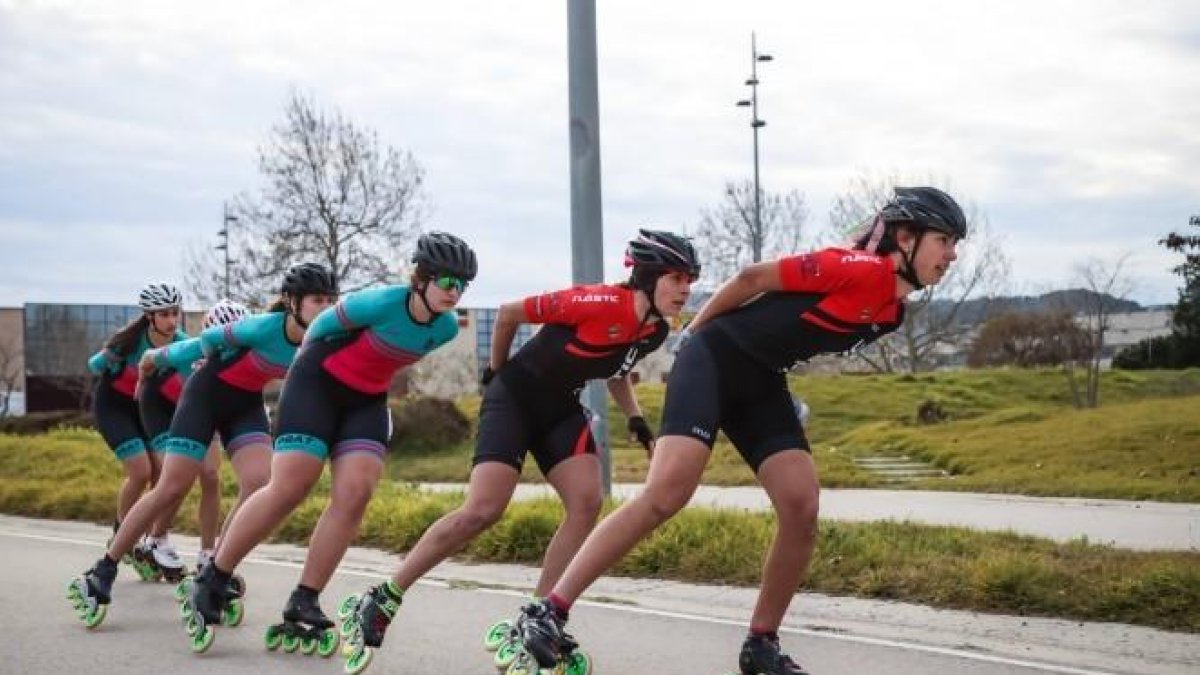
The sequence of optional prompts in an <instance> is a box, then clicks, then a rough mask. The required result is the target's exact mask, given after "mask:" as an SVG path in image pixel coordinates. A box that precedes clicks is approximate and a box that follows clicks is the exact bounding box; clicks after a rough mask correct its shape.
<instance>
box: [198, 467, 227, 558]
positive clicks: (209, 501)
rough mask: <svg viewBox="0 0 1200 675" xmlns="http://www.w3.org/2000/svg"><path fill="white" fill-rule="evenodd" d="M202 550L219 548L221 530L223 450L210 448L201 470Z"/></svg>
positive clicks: (200, 514)
mask: <svg viewBox="0 0 1200 675" xmlns="http://www.w3.org/2000/svg"><path fill="white" fill-rule="evenodd" d="M197 516H198V519H199V521H200V548H201V549H203V550H205V551H211V550H213V549H214V548H216V546H217V531H218V530H220V528H221V450H220V449H219V448H218V447H216V445H210V446H209V447H208V453H207V454H205V455H204V466H203V467H202V468H201V469H200V510H199V513H198V514H197Z"/></svg>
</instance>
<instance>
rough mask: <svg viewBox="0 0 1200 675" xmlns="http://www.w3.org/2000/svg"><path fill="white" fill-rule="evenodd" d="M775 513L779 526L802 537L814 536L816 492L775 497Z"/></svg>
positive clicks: (816, 513) (817, 501)
mask: <svg viewBox="0 0 1200 675" xmlns="http://www.w3.org/2000/svg"><path fill="white" fill-rule="evenodd" d="M774 501H775V513H776V514H777V516H778V518H779V524H780V527H781V528H787V529H788V530H790V531H791V532H793V533H794V534H796V535H799V536H800V537H802V538H804V539H806V540H807V539H811V538H814V537H816V534H817V522H818V516H819V515H820V510H821V509H820V500H819V499H818V496H817V494H816V493H809V492H795V493H791V494H787V495H783V496H776V497H775V500H774Z"/></svg>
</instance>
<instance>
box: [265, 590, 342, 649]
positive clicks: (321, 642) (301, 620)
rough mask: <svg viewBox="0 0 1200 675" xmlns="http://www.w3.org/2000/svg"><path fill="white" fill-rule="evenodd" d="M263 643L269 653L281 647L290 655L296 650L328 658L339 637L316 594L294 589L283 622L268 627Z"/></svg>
mask: <svg viewBox="0 0 1200 675" xmlns="http://www.w3.org/2000/svg"><path fill="white" fill-rule="evenodd" d="M264 641H265V643H266V647H267V650H268V651H275V650H276V649H279V648H280V647H283V651H285V652H289V653H290V652H294V651H296V649H297V648H299V649H300V653H301V654H305V655H309V654H313V653H314V652H315V653H316V654H318V655H319V656H322V657H326V658H328V657H329V656H332V655H333V653H334V652H335V651H337V647H338V641H339V638H338V632H337V631H335V630H333V622H332V621H330V620H329V617H327V616H325V612H322V611H321V605H320V604H318V602H317V594H316V592H315V591H313V590H311V589H307V588H297V589H296V590H294V591H292V596H291V597H290V598H288V603H287V607H286V608H284V610H283V623H277V624H275V625H272V626H268V627H267V634H266V636H265V638H264Z"/></svg>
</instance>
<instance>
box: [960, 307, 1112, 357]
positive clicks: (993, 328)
mask: <svg viewBox="0 0 1200 675" xmlns="http://www.w3.org/2000/svg"><path fill="white" fill-rule="evenodd" d="M1087 342H1088V338H1087V334H1086V333H1085V332H1084V330H1083V329H1082V328H1081V327H1080V326H1079V324H1078V323H1076V322H1075V317H1074V316H1072V315H1071V313H1070V312H1065V311H1033V312H1006V313H1004V314H999V315H996V316H994V317H992V318H991V319H988V321H987V323H985V324H984V325H983V328H981V329H980V331H979V335H978V336H977V337H976V338H975V340H974V342H973V343H972V344H971V351H970V354H969V355H968V356H967V365H968V366H970V367H972V368H979V367H987V366H1016V367H1018V368H1034V367H1038V366H1061V365H1063V364H1066V363H1071V362H1073V361H1078V360H1079V359H1080V358H1081V357H1082V355H1084V354H1086V353H1087Z"/></svg>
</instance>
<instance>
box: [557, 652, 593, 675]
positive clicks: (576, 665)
mask: <svg viewBox="0 0 1200 675" xmlns="http://www.w3.org/2000/svg"><path fill="white" fill-rule="evenodd" d="M559 669H561V670H562V673H563V675H591V673H592V657H590V656H588V655H587V654H585V653H583V652H580V651H574V652H571V653H570V654H568V655H567V656H566V658H564V659H563V662H562V665H561V666H559Z"/></svg>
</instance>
